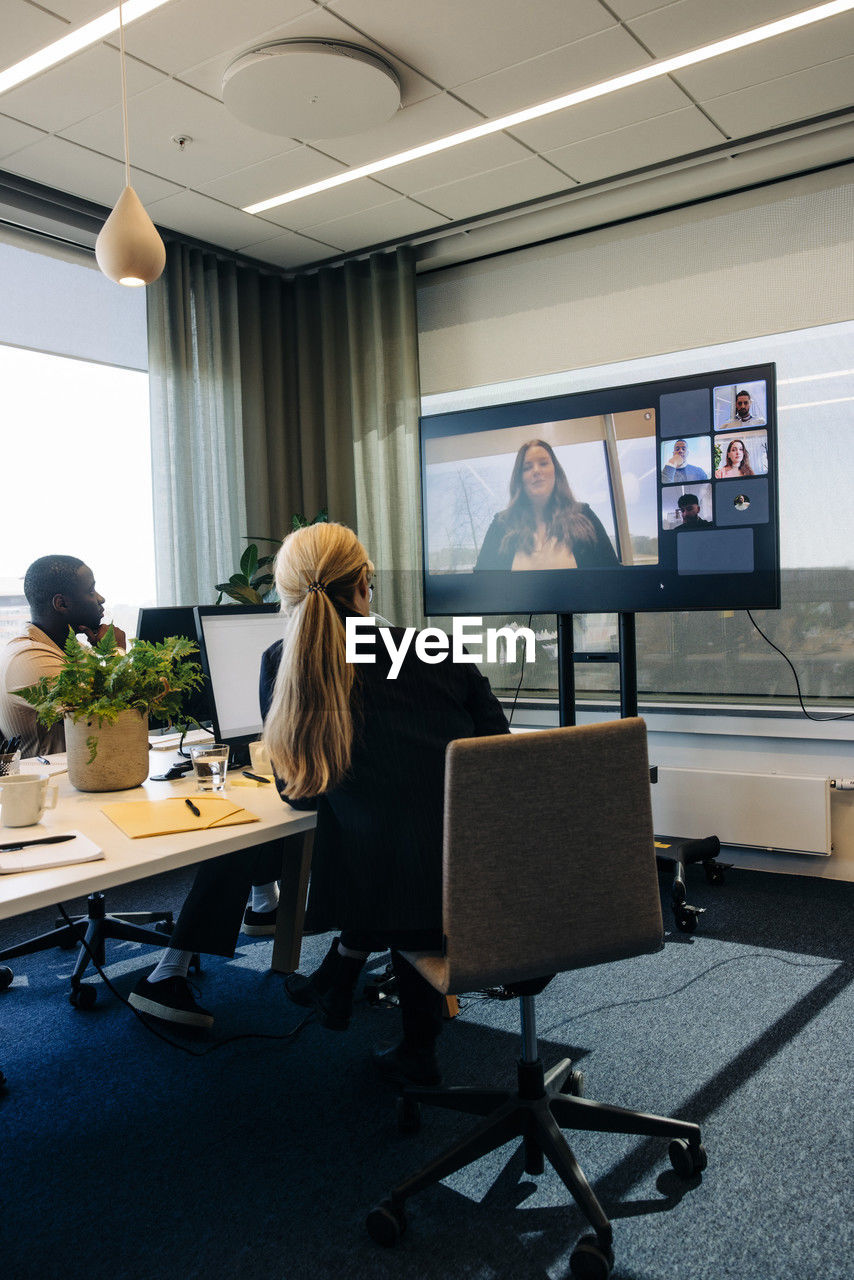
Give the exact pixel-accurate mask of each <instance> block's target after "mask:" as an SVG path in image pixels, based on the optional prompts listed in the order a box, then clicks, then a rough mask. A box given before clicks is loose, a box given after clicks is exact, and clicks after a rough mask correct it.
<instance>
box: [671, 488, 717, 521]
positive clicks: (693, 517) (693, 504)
mask: <svg viewBox="0 0 854 1280" xmlns="http://www.w3.org/2000/svg"><path fill="white" fill-rule="evenodd" d="M676 506H677V507H678V508H679V518H680V519H681V521H682V523H681V524H678V525H677V526H676V528H677V529H711V528H712V522H711V520H703V519H702V517H701V516H700V499H699V498H698V497H697V495H696V493H683V494H682V496H681V497H680V498H679V500H678V502H677V503H676Z"/></svg>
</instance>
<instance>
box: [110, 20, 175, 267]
mask: <svg viewBox="0 0 854 1280" xmlns="http://www.w3.org/2000/svg"><path fill="white" fill-rule="evenodd" d="M119 43H120V59H121V65H122V123H123V126H124V139H125V187H124V190H123V191H122V193H121V195H120V196H119V198H118V200H117V201H116V204H115V207H114V208H113V212H112V213H111V214H110V216H109V218H107V221H106V222H105V223H104V225H103V227H102V228H101V230H100V232H99V234H98V239H97V240H96V241H95V258H96V260H97V263H98V266H99V267H100V268H101V270H102V271H103V273H104V275H105V276H107V278H108V279H110V280H114V281H115V283H116V284H125V285H129V286H131V287H134V286H138V285H142V284H151V283H152V282H153V281H154V280H156V279H157V277H158V276H159V275H160V274H161V273H162V271H163V268H164V267H165V265H166V248H165V246H164V244H163V241H162V240H161V239H160V236H159V235H158V233H157V228H156V227H155V225H154V223H153V222H152V221H151V219H150V218H149V216H148V214H147V213H146V212H145V209H144V208H143V206H142V201H141V200H140V198H139V196H138V195H137V194H136V192H135V191H134V189H133V187H132V186H131V185H130V156H129V148H128V91H127V72H126V68H125V28H124V22H123V21H122V5H121V0H119Z"/></svg>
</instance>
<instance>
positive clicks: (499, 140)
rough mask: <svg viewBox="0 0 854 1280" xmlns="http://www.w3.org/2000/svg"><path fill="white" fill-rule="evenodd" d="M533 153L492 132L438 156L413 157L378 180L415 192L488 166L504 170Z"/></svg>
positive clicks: (482, 169)
mask: <svg viewBox="0 0 854 1280" xmlns="http://www.w3.org/2000/svg"><path fill="white" fill-rule="evenodd" d="M530 154H531V153H530V151H529V150H528V148H527V147H524V146H522V144H521V143H520V142H516V141H515V140H514V139H513V138H510V137H508V135H507V134H506V133H493V134H490V135H489V136H488V137H486V138H475V140H474V141H473V142H465V143H463V145H462V146H461V147H450V148H449V149H448V150H447V151H440V152H439V153H438V154H437V155H435V156H425V157H424V158H423V159H422V160H410V161H409V162H408V163H407V164H402V165H399V166H398V167H397V168H396V169H389V170H388V172H387V173H383V174H380V175H379V180H380V181H382V182H385V183H386V184H387V185H388V186H390V187H394V189H395V191H402V192H403V193H404V195H412V194H413V192H415V191H425V190H426V189H427V188H428V187H443V186H447V184H448V183H449V182H457V181H458V180H459V179H461V178H471V177H473V176H474V175H475V174H478V173H485V172H486V171H487V170H488V169H501V168H503V167H504V166H505V165H508V164H515V163H516V161H519V160H527V159H528V157H529V156H530Z"/></svg>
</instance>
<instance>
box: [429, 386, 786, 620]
mask: <svg viewBox="0 0 854 1280" xmlns="http://www.w3.org/2000/svg"><path fill="white" fill-rule="evenodd" d="M775 390H776V387H775V368H774V365H773V364H764V365H752V366H750V367H747V368H740V369H724V370H718V371H717V372H713V373H702V374H697V375H695V376H691V377H680V378H672V379H667V380H661V381H658V382H645V383H638V384H636V385H634V386H627V387H608V388H604V389H602V390H598V391H585V392H581V393H578V394H574V395H561V396H550V397H548V398H547V399H543V400H527V401H521V402H519V403H516V404H503V405H492V406H488V407H485V408H482V409H466V410H461V411H460V412H456V413H441V414H434V415H431V416H426V417H423V418H422V419H421V486H422V521H423V535H424V539H423V543H424V611H425V613H427V614H433V615H436V614H471V615H476V614H496V613H500V614H508V613H615V612H616V613H621V612H622V613H634V612H652V611H657V612H661V611H669V610H676V609H738V608H766V609H768V608H772V609H773V608H779V605H780V553H779V528H778V514H777V423H776V395H775Z"/></svg>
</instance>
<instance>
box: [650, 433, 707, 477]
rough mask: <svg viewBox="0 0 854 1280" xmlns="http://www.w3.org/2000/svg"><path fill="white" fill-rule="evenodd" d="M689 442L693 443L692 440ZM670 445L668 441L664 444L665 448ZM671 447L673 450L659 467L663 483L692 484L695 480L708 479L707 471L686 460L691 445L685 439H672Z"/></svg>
mask: <svg viewBox="0 0 854 1280" xmlns="http://www.w3.org/2000/svg"><path fill="white" fill-rule="evenodd" d="M691 444H692V445H693V444H694V441H691ZM670 447H671V446H670V444H669V443H668V444H666V445H665V446H664V448H665V450H667V449H669V448H670ZM672 449H673V452H672V453H671V455H670V457H669V458H668V459H667V462H666V463H665V464H664V466H663V467H662V469H661V479H662V482H663V483H664V484H693V483H694V482H695V481H696V480H708V478H709V475H708V472H707V471H704V469H703V468H702V467H698V466H695V465H694V464H693V463H691V462H688V454H689V453H690V452H691V446H690V445H689V443H688V441H687V440H674V441H673V445H672Z"/></svg>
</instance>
